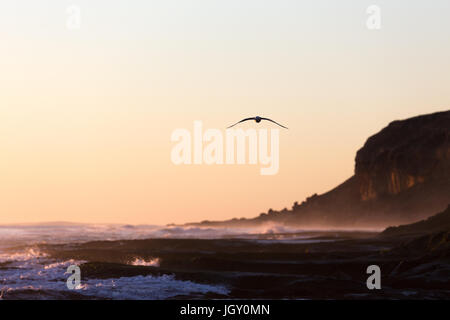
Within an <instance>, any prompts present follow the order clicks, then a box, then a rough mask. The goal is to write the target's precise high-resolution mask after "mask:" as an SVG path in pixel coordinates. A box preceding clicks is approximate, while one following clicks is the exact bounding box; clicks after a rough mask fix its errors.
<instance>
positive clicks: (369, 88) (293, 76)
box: [0, 0, 450, 224]
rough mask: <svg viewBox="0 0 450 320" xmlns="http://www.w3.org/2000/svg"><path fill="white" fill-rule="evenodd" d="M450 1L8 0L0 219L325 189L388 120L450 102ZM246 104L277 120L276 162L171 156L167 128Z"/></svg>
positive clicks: (118, 219)
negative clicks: (268, 165) (73, 11)
mask: <svg viewBox="0 0 450 320" xmlns="http://www.w3.org/2000/svg"><path fill="white" fill-rule="evenodd" d="M375 2H376V4H377V5H379V7H380V8H381V26H382V28H381V29H380V30H369V29H368V28H367V27H366V20H367V17H368V15H367V13H366V9H367V7H368V6H369V5H371V4H374V3H375ZM72 4H75V5H77V6H78V7H79V8H80V13H81V15H80V17H81V20H80V28H79V29H74V30H73V29H70V28H67V26H66V22H67V19H68V16H69V15H68V13H67V12H66V9H67V7H68V6H69V5H72ZM449 16H450V2H449V1H448V0H434V1H406V0H405V1H403V0H395V1H364V0H363V1H356V0H355V1H349V0H345V1H333V0H321V1H310V2H309V4H307V3H303V2H302V3H300V1H287V0H282V1H256V0H251V1H250V0H249V1H237V0H228V1H207V0H198V1H182V0H179V1H175V0H171V1H132V2H130V1H100V0H99V1H84V0H83V1H81V0H80V1H71V2H69V1H31V0H30V1H24V0H17V1H2V2H1V3H0V39H1V41H0V152H1V154H0V156H1V157H0V195H1V201H0V224H6V223H24V222H43V221H74V222H95V223H129V224H144V223H145V224H165V223H171V222H175V223H183V222H188V221H200V220H204V219H208V220H219V219H228V218H233V217H252V216H256V215H258V214H260V213H261V212H266V211H267V210H268V209H269V208H274V209H282V208H284V207H290V206H291V205H292V203H293V202H294V201H302V200H304V198H305V197H307V196H310V195H311V194H313V193H323V192H325V191H327V190H329V189H330V188H332V187H334V186H336V185H337V184H338V183H340V182H342V181H344V180H345V179H347V178H348V177H350V176H351V175H352V173H353V166H354V157H355V153H356V151H357V149H359V148H360V147H361V146H362V145H363V144H364V142H365V140H366V139H367V138H368V137H369V136H370V135H372V134H374V133H376V132H377V131H379V130H380V129H381V128H383V127H384V126H386V125H387V124H388V123H389V122H391V121H393V120H395V119H402V118H407V117H411V116H415V115H419V114H424V113H431V112H435V111H441V110H447V109H449V106H450V90H449V84H450V59H449V57H450V41H449V40H448V39H450V20H449V19H448V17H449ZM255 115H261V116H266V117H270V118H272V119H274V120H276V121H279V122H280V123H282V124H285V125H286V126H288V127H289V130H280V169H279V172H278V174H276V175H274V176H262V175H260V174H259V169H260V166H259V165H210V166H208V165H180V166H176V165H174V164H173V163H172V162H171V158H170V152H171V149H172V147H173V146H174V143H173V142H171V140H170V137H171V133H172V131H173V130H175V129H177V128H186V129H189V130H191V131H192V128H193V121H194V120H201V121H202V122H203V126H204V128H205V129H207V128H218V129H225V127H226V126H228V125H230V124H232V123H234V122H236V121H238V120H240V119H242V118H245V117H249V116H255ZM256 126H257V128H268V129H271V128H275V125H273V124H270V123H261V124H259V125H256V124H255V123H246V124H243V125H242V126H241V127H242V128H256Z"/></svg>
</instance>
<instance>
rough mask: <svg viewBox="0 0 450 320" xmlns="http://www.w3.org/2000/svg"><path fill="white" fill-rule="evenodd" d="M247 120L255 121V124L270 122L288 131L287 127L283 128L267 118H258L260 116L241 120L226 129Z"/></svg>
mask: <svg viewBox="0 0 450 320" xmlns="http://www.w3.org/2000/svg"><path fill="white" fill-rule="evenodd" d="M248 120H255V122H256V123H260V122H261V120H267V121H270V122H273V123H275V124H277V125H279V126H280V127H282V128H285V129H288V128H287V127H285V126H283V125H281V124H279V123H278V122H276V121H273V120H272V119H269V118H263V117H260V116H256V117H252V118H245V119H242V120H241V121H238V122H236V123H235V124H233V125H231V126H229V127H227V129H229V128H231V127H234V126H235V125H237V124H239V123H241V122H244V121H248Z"/></svg>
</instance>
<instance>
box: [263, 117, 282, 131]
mask: <svg viewBox="0 0 450 320" xmlns="http://www.w3.org/2000/svg"><path fill="white" fill-rule="evenodd" d="M261 120H267V121H270V122H273V123H275V124H277V125H279V126H280V127H283V128H285V129H289V128H287V127H285V126H283V125H281V124H279V123H278V122H276V121H273V120H272V119H269V118H261Z"/></svg>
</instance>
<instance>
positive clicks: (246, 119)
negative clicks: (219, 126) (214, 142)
mask: <svg viewBox="0 0 450 320" xmlns="http://www.w3.org/2000/svg"><path fill="white" fill-rule="evenodd" d="M248 120H255V117H253V118H245V119H242V120H241V121H238V122H236V123H235V124H233V125H231V126H229V127H227V129H229V128H231V127H234V126H235V125H237V124H239V123H241V122H244V121H248Z"/></svg>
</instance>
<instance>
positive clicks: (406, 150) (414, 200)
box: [202, 111, 450, 227]
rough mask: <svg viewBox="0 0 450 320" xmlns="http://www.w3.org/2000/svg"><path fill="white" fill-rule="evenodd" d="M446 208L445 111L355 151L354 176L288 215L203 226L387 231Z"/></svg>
mask: <svg viewBox="0 0 450 320" xmlns="http://www.w3.org/2000/svg"><path fill="white" fill-rule="evenodd" d="M449 203H450V111H445V112H438V113H433V114H427V115H421V116H417V117H414V118H409V119H406V120H401V121H394V122H391V123H390V124H389V125H388V126H387V127H386V128H384V129H382V130H381V131H380V132H378V133H377V134H375V135H373V136H371V137H370V138H368V139H367V141H366V143H365V144H364V146H363V147H362V148H361V149H360V150H358V152H357V153H356V158H355V172H354V175H353V176H352V177H350V178H349V179H348V180H347V181H345V182H343V183H342V184H341V185H339V186H337V187H336V188H334V189H333V190H331V191H329V192H327V193H325V194H322V195H313V196H311V197H309V198H307V199H306V200H305V201H304V202H302V203H301V204H298V203H297V202H296V203H294V206H293V207H292V209H290V210H288V209H284V210H283V211H273V210H270V211H269V212H268V213H263V214H261V215H260V216H259V217H257V218H254V219H233V220H229V221H224V222H204V223H202V225H205V224H207V225H228V226H248V225H253V224H261V223H266V222H277V223H283V224H286V225H300V226H311V227H320V226H336V227H341V226H342V227H356V226H357V227H386V226H388V225H392V224H404V223H410V222H413V221H418V220H420V219H424V218H426V217H428V216H430V215H431V214H434V213H435V212H439V211H442V210H443V209H445V208H446V207H447V205H448V204H449Z"/></svg>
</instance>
